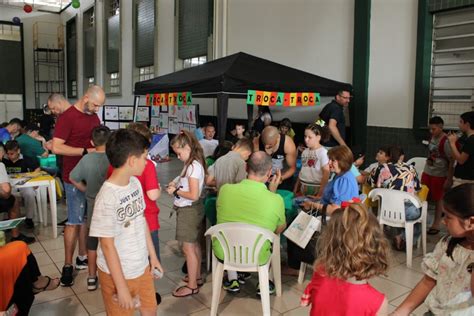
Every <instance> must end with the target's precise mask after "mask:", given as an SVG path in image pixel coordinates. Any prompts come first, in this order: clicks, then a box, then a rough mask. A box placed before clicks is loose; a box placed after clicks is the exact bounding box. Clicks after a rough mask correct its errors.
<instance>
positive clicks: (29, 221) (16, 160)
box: [2, 140, 40, 229]
mask: <svg viewBox="0 0 474 316" xmlns="http://www.w3.org/2000/svg"><path fill="white" fill-rule="evenodd" d="M5 150H6V157H7V158H4V159H3V160H2V161H3V163H4V164H5V168H6V170H7V173H8V174H15V173H24V172H33V171H39V170H40V167H39V164H38V161H37V160H34V159H29V158H27V157H23V156H22V155H21V151H20V145H19V144H18V142H17V141H16V140H9V141H7V143H6V144H5ZM19 191H20V195H21V197H22V198H23V200H24V201H25V209H26V219H25V225H26V227H27V228H30V229H32V228H34V227H35V224H34V222H33V215H34V210H35V208H36V200H35V199H36V193H35V188H32V187H29V188H21V189H20V190H19Z"/></svg>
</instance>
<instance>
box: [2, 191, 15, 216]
mask: <svg viewBox="0 0 474 316" xmlns="http://www.w3.org/2000/svg"><path fill="white" fill-rule="evenodd" d="M13 205H15V197H14V196H13V195H10V196H9V197H8V198H6V199H0V213H3V212H8V211H10V210H11V209H12V208H13Z"/></svg>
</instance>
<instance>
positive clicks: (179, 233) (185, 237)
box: [176, 200, 204, 243]
mask: <svg viewBox="0 0 474 316" xmlns="http://www.w3.org/2000/svg"><path fill="white" fill-rule="evenodd" d="M203 222H204V205H203V203H202V201H201V200H199V202H196V204H193V205H191V206H186V207H180V208H178V209H177V210H176V240H177V241H181V242H189V243H195V242H198V241H199V240H200V239H201V237H202V235H203V228H204V223H203Z"/></svg>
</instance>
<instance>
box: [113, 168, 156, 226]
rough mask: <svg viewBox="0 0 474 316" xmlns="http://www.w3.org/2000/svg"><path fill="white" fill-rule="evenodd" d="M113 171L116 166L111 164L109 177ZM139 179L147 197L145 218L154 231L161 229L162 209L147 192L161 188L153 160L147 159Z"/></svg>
mask: <svg viewBox="0 0 474 316" xmlns="http://www.w3.org/2000/svg"><path fill="white" fill-rule="evenodd" d="M112 171H114V168H113V167H112V166H109V169H108V170H107V179H108V178H109V177H110V175H111V174H112ZM137 179H138V181H140V184H141V185H142V189H143V197H144V199H145V205H146V208H145V218H146V222H147V224H148V228H149V229H150V231H151V232H152V231H155V230H157V229H160V222H159V221H158V214H159V213H160V209H159V208H158V205H157V204H156V201H152V200H150V199H149V198H148V195H147V194H146V192H147V191H150V190H155V189H159V188H160V185H159V183H158V176H157V174H156V169H155V164H154V163H153V161H151V160H150V159H147V160H146V166H145V170H143V173H142V174H141V175H140V176H138V177H137Z"/></svg>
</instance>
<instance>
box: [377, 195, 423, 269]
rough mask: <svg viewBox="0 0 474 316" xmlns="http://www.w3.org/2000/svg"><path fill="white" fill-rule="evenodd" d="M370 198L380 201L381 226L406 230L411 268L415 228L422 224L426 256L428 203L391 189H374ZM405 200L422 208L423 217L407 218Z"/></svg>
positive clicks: (379, 217)
mask: <svg viewBox="0 0 474 316" xmlns="http://www.w3.org/2000/svg"><path fill="white" fill-rule="evenodd" d="M369 198H370V199H372V200H378V201H379V212H378V219H379V223H380V225H388V226H391V227H402V228H405V235H406V245H407V247H406V248H407V250H406V251H407V267H408V268H411V264H412V258H413V234H414V230H413V226H414V225H415V224H416V223H421V242H422V244H423V255H425V254H426V218H427V211H428V203H427V202H426V201H424V202H421V201H420V199H419V198H418V197H416V196H415V195H413V194H410V193H407V192H403V191H398V190H390V189H374V190H372V191H370V193H369ZM405 200H408V201H410V202H412V203H413V204H414V205H415V207H417V208H421V216H420V217H419V218H418V219H416V220H413V221H407V220H406V219H405V218H406V217H405Z"/></svg>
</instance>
